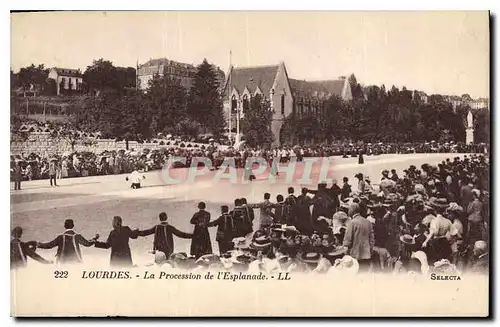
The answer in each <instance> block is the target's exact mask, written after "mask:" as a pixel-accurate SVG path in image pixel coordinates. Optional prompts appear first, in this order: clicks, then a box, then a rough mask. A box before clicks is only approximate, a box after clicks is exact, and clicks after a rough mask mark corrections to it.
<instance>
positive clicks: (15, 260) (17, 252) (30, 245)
mask: <svg viewBox="0 0 500 327" xmlns="http://www.w3.org/2000/svg"><path fill="white" fill-rule="evenodd" d="M22 236H23V229H22V228H21V227H19V226H16V227H14V228H13V229H12V233H11V239H10V269H17V268H24V267H26V265H27V263H28V261H27V260H28V257H30V258H31V259H33V260H35V261H38V262H40V263H43V264H52V261H50V260H46V259H44V258H42V257H41V256H40V255H39V254H38V253H36V252H35V251H36V242H34V241H31V242H23V241H21V237H22Z"/></svg>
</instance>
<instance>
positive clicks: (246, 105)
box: [243, 94, 250, 112]
mask: <svg viewBox="0 0 500 327" xmlns="http://www.w3.org/2000/svg"><path fill="white" fill-rule="evenodd" d="M249 107H250V102H249V101H248V95H247V94H245V95H244V96H243V112H245V111H247V110H248V108H249Z"/></svg>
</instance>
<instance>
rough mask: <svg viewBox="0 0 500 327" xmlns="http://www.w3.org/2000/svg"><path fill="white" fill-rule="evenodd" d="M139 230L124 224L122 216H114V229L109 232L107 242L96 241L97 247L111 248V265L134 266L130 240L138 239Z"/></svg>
mask: <svg viewBox="0 0 500 327" xmlns="http://www.w3.org/2000/svg"><path fill="white" fill-rule="evenodd" d="M137 236H139V230H137V229H136V230H132V229H130V227H128V226H122V217H120V216H114V217H113V230H112V231H111V232H110V233H109V236H108V239H107V240H106V242H97V241H96V242H95V247H96V248H100V249H109V248H111V257H110V264H111V267H114V268H121V267H132V266H133V262H132V253H131V252H130V246H129V240H130V239H131V238H132V239H136V238H137Z"/></svg>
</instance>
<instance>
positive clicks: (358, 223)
mask: <svg viewBox="0 0 500 327" xmlns="http://www.w3.org/2000/svg"><path fill="white" fill-rule="evenodd" d="M350 211H351V212H352V220H351V223H350V224H349V225H348V226H347V230H346V233H345V236H344V242H343V245H344V246H345V247H347V249H348V252H349V255H350V256H352V257H353V258H355V259H356V260H358V263H359V264H360V267H361V270H363V271H367V270H368V269H369V267H370V261H371V258H372V253H373V247H374V245H375V235H374V232H373V226H372V224H371V223H370V222H369V221H368V220H367V219H366V218H365V217H363V216H362V215H361V207H360V205H359V204H357V203H353V204H352V205H351V210H350Z"/></svg>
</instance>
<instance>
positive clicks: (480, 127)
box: [473, 108, 491, 143]
mask: <svg viewBox="0 0 500 327" xmlns="http://www.w3.org/2000/svg"><path fill="white" fill-rule="evenodd" d="M473 122H474V143H490V131H491V126H490V111H489V110H488V109H487V108H483V109H479V110H477V111H476V112H475V113H474V120H473Z"/></svg>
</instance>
